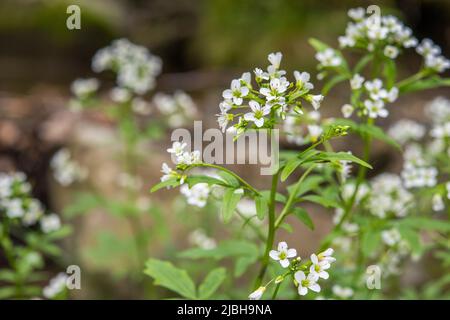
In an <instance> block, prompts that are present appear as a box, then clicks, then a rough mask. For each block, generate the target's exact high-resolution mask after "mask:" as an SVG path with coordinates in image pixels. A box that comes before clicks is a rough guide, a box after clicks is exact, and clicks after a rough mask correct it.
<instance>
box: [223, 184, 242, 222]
mask: <svg viewBox="0 0 450 320" xmlns="http://www.w3.org/2000/svg"><path fill="white" fill-rule="evenodd" d="M236 190H237V189H230V188H228V189H227V190H226V191H225V193H224V195H223V203H222V218H223V221H224V222H225V223H227V222H229V221H230V219H231V217H232V216H233V213H234V211H235V209H236V206H237V204H238V202H239V200H241V197H242V194H241V193H236Z"/></svg>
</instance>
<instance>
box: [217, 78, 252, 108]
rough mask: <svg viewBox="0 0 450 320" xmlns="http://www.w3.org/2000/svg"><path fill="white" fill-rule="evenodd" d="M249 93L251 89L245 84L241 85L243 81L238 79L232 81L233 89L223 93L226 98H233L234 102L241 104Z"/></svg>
mask: <svg viewBox="0 0 450 320" xmlns="http://www.w3.org/2000/svg"><path fill="white" fill-rule="evenodd" d="M248 93H249V89H248V88H247V87H245V86H241V82H240V81H239V80H238V79H235V80H233V81H231V89H227V90H225V91H224V92H223V93H222V96H223V97H224V99H229V100H232V101H233V103H234V104H236V105H238V106H240V105H241V104H242V102H243V101H244V100H243V98H244V97H246V96H247V95H248Z"/></svg>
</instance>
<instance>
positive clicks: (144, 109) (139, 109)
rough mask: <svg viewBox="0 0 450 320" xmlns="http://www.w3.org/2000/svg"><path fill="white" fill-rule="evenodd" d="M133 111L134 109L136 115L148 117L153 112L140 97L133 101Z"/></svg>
mask: <svg viewBox="0 0 450 320" xmlns="http://www.w3.org/2000/svg"><path fill="white" fill-rule="evenodd" d="M131 109H133V112H135V113H136V114H140V115H143V116H147V115H149V114H150V113H151V112H152V109H151V108H150V104H149V103H148V102H147V101H145V100H144V99H142V98H140V97H136V98H134V99H133V101H132V102H131Z"/></svg>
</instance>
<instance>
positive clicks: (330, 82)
mask: <svg viewBox="0 0 450 320" xmlns="http://www.w3.org/2000/svg"><path fill="white" fill-rule="evenodd" d="M347 79H348V76H347V75H344V74H338V75H336V76H334V77H333V78H331V79H330V80H328V81H327V82H326V83H325V84H324V86H323V88H322V94H323V95H327V94H328V92H330V90H331V89H332V88H333V87H334V86H336V85H337V84H339V83H341V82H342V81H345V80H347Z"/></svg>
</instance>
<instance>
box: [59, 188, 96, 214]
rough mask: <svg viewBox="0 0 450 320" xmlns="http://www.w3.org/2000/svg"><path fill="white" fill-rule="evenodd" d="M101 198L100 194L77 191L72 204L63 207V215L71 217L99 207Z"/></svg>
mask: <svg viewBox="0 0 450 320" xmlns="http://www.w3.org/2000/svg"><path fill="white" fill-rule="evenodd" d="M102 204H103V199H102V198H101V197H100V196H97V195H95V194H91V193H87V192H86V193H85V192H83V193H78V194H76V196H75V199H74V201H73V203H72V204H70V205H69V206H67V207H65V208H64V212H63V215H64V216H65V217H67V218H73V217H75V216H78V215H82V214H86V213H88V212H89V211H91V210H93V209H95V208H98V207H100V206H101V205H102Z"/></svg>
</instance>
